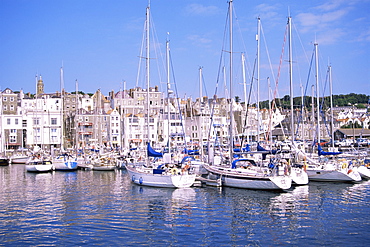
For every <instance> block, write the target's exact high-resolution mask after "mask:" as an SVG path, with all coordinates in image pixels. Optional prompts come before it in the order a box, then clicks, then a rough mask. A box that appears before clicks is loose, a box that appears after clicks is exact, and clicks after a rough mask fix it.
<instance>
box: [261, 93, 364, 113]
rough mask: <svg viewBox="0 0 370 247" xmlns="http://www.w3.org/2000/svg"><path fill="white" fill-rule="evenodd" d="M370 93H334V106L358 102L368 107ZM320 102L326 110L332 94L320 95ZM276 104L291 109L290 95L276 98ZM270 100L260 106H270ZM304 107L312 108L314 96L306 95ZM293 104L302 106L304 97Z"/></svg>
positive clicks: (360, 105) (296, 99)
mask: <svg viewBox="0 0 370 247" xmlns="http://www.w3.org/2000/svg"><path fill="white" fill-rule="evenodd" d="M369 97H370V96H369V95H366V94H355V93H350V94H346V95H343V94H340V95H333V106H334V107H336V106H338V107H339V106H348V105H349V103H350V104H357V105H356V107H357V108H366V107H367V103H368V101H369ZM319 100H320V104H321V105H322V108H323V109H324V110H326V109H328V108H330V96H326V97H324V98H322V97H320V99H319ZM275 101H276V106H277V107H280V108H282V109H289V108H290V96H289V95H285V96H284V97H283V98H281V99H276V100H275ZM313 102H314V104H316V97H314V98H313ZM268 104H269V103H268V100H265V101H261V102H260V106H261V108H268ZM303 104H304V107H305V108H306V109H307V110H311V106H312V97H311V96H305V97H304V103H303ZM293 105H294V108H301V106H302V97H295V98H293Z"/></svg>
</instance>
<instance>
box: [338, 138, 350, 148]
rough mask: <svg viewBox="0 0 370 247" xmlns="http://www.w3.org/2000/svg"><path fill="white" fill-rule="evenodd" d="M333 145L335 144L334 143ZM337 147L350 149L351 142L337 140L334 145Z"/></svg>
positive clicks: (348, 140)
mask: <svg viewBox="0 0 370 247" xmlns="http://www.w3.org/2000/svg"><path fill="white" fill-rule="evenodd" d="M334 144H335V142H334ZM336 145H337V147H350V146H352V145H353V140H351V139H342V140H339V141H338V142H337V143H336Z"/></svg>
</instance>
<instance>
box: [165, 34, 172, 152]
mask: <svg viewBox="0 0 370 247" xmlns="http://www.w3.org/2000/svg"><path fill="white" fill-rule="evenodd" d="M166 62H167V64H166V65H167V133H168V134H167V135H168V141H167V148H168V153H171V150H170V148H171V144H170V142H171V136H170V126H171V125H170V118H171V112H170V91H171V87H170V41H169V39H168V38H167V41H166Z"/></svg>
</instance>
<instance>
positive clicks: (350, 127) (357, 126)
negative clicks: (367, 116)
mask: <svg viewBox="0 0 370 247" xmlns="http://www.w3.org/2000/svg"><path fill="white" fill-rule="evenodd" d="M341 128H343V129H352V128H355V129H360V128H362V125H361V124H359V123H357V122H356V123H355V126H354V127H353V124H352V123H349V124H346V125H343V126H341Z"/></svg>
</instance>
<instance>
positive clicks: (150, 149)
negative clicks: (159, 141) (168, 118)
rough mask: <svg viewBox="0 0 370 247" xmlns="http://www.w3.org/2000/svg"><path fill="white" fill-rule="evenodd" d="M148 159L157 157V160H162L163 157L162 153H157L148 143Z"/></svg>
mask: <svg viewBox="0 0 370 247" xmlns="http://www.w3.org/2000/svg"><path fill="white" fill-rule="evenodd" d="M148 157H157V158H161V157H163V154H162V153H159V152H157V151H155V150H154V149H153V148H152V147H151V146H150V143H149V142H148Z"/></svg>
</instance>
